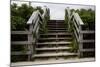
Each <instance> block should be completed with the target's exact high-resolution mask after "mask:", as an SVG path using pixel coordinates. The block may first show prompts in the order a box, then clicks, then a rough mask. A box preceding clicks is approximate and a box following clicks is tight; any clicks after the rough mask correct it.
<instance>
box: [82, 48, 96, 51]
mask: <svg viewBox="0 0 100 67" xmlns="http://www.w3.org/2000/svg"><path fill="white" fill-rule="evenodd" d="M81 51H82V52H87V51H90V52H91V51H95V49H90V48H89V49H81Z"/></svg>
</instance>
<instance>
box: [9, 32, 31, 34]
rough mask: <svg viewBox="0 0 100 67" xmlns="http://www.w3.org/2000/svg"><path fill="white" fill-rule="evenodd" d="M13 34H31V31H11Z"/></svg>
mask: <svg viewBox="0 0 100 67" xmlns="http://www.w3.org/2000/svg"><path fill="white" fill-rule="evenodd" d="M11 34H31V32H29V31H11Z"/></svg>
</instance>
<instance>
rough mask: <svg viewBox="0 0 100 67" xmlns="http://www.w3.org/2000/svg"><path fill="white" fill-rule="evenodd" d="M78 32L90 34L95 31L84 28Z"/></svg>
mask: <svg viewBox="0 0 100 67" xmlns="http://www.w3.org/2000/svg"><path fill="white" fill-rule="evenodd" d="M80 33H83V34H92V33H95V31H90V30H85V31H80Z"/></svg>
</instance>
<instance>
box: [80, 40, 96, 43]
mask: <svg viewBox="0 0 100 67" xmlns="http://www.w3.org/2000/svg"><path fill="white" fill-rule="evenodd" d="M80 42H84V43H87V42H95V40H80Z"/></svg>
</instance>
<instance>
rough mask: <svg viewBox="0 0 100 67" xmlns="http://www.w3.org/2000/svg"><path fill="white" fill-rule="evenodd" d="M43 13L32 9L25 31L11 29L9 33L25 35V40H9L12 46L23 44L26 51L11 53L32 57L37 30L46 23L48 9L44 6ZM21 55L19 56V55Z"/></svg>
mask: <svg viewBox="0 0 100 67" xmlns="http://www.w3.org/2000/svg"><path fill="white" fill-rule="evenodd" d="M43 10H44V13H43V14H42V15H41V14H40V12H39V11H38V10H37V11H34V12H33V13H32V15H31V17H30V18H29V20H28V22H27V25H28V26H29V30H27V31H26V30H25V31H11V35H15V36H16V35H26V38H27V40H26V41H11V45H12V46H16V45H17V46H18V45H19V46H24V47H25V48H26V49H27V50H26V51H12V52H11V55H12V56H16V55H27V56H28V60H31V58H32V57H34V53H35V42H36V40H37V38H38V36H39V30H40V29H41V28H42V30H43V29H44V27H43V26H44V23H46V17H48V15H49V14H47V13H49V9H48V8H46V7H44V9H43ZM20 57H21V56H20Z"/></svg>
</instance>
